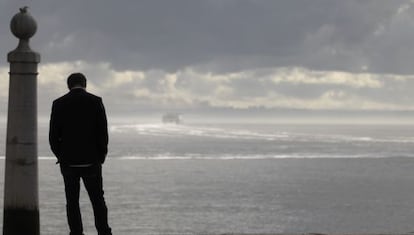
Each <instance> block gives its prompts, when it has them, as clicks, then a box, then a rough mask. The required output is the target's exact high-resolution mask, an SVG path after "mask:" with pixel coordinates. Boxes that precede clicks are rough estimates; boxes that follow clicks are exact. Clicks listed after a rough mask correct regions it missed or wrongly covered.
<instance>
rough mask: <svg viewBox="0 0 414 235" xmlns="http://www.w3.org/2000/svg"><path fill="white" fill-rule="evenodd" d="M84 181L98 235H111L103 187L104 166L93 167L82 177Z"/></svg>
mask: <svg viewBox="0 0 414 235" xmlns="http://www.w3.org/2000/svg"><path fill="white" fill-rule="evenodd" d="M82 179H83V183H84V185H85V188H86V190H87V192H88V195H89V199H90V200H91V203H92V208H93V213H94V215H95V226H96V229H97V230H98V235H111V234H112V232H111V228H110V227H109V225H108V209H107V207H106V204H105V198H104V191H103V185H102V166H101V165H97V166H92V167H91V169H90V171H88V173H87V174H84V175H83V176H82Z"/></svg>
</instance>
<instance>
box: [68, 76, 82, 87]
mask: <svg viewBox="0 0 414 235" xmlns="http://www.w3.org/2000/svg"><path fill="white" fill-rule="evenodd" d="M68 88H69V90H71V89H73V88H86V77H85V75H83V74H81V73H72V74H71V75H69V77H68Z"/></svg>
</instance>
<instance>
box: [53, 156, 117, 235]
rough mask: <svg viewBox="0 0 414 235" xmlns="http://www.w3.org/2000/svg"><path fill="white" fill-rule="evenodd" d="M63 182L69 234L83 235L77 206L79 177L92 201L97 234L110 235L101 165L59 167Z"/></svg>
mask: <svg viewBox="0 0 414 235" xmlns="http://www.w3.org/2000/svg"><path fill="white" fill-rule="evenodd" d="M60 169H61V172H62V175H63V181H64V182H65V194H66V213H67V217H68V224H69V229H70V235H83V225H82V217H81V212H80V208H79V190H80V179H82V181H83V184H84V185H85V188H86V191H87V192H88V195H89V199H90V200H91V203H92V208H93V213H94V216H95V227H96V229H97V231H98V235H111V234H112V233H111V228H110V227H109V225H108V209H107V207H106V204H105V198H104V191H103V186H102V166H101V165H100V164H98V165H93V166H90V167H69V166H62V165H61V167H60Z"/></svg>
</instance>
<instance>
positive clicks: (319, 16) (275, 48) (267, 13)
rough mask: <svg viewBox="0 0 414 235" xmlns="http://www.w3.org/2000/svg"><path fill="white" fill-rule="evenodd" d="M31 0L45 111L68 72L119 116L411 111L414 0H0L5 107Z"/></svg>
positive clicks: (1, 106) (0, 85)
mask: <svg viewBox="0 0 414 235" xmlns="http://www.w3.org/2000/svg"><path fill="white" fill-rule="evenodd" d="M26 5H27V6H29V12H30V13H31V15H32V16H33V17H34V18H35V19H36V21H37V24H38V31H37V33H36V35H34V36H33V38H32V39H31V47H32V49H33V50H35V51H37V52H39V53H40V54H41V56H42V61H41V63H40V64H39V76H38V91H39V96H38V100H39V114H41V115H45V116H47V115H48V114H49V112H50V105H51V103H52V101H53V100H54V99H56V98H57V97H59V96H61V95H63V94H64V93H66V92H67V89H66V79H67V77H68V76H69V74H70V73H72V72H82V73H84V74H85V75H86V77H87V78H88V90H89V91H90V92H93V93H95V94H96V95H99V96H101V97H102V98H103V100H104V103H105V106H106V109H107V112H108V113H110V114H111V115H113V116H117V115H118V116H123V115H132V116H133V115H138V116H139V115H145V114H149V113H157V112H158V113H162V112H170V111H174V112H175V111H176V112H181V113H192V114H195V113H199V114H200V115H204V114H205V113H210V114H219V113H221V114H229V115H231V114H233V115H243V116H244V115H246V116H249V115H251V116H255V117H260V116H261V115H263V116H266V115H269V114H273V115H274V114H277V115H285V116H286V117H288V116H289V114H292V115H296V116H297V115H298V113H297V112H298V110H301V111H303V112H304V113H321V114H326V115H328V114H329V115H331V116H332V115H333V116H335V114H336V115H337V116H343V114H344V113H347V115H348V116H352V115H356V116H357V114H366V113H370V114H371V116H372V115H374V116H375V115H380V116H381V115H383V116H387V115H390V116H398V115H401V116H405V115H406V114H407V113H414V102H413V101H414V92H413V91H412V90H413V88H414V66H413V65H414V47H413V46H412V45H413V43H414V1H411V0H392V1H390V0H346V1H344V0H169V1H166V0H118V1H113V0H99V1H98V0H88V1H85V0H71V1H65V0H0V55H3V56H1V57H2V58H3V59H0V113H3V114H4V113H6V110H7V95H8V79H9V78H8V76H9V75H8V70H9V64H8V62H7V60H6V55H7V52H9V51H11V50H13V49H14V48H15V47H16V46H17V39H16V38H14V36H13V35H12V34H11V33H10V30H9V22H10V19H11V17H12V16H13V15H14V14H16V13H17V12H18V9H19V8H20V7H22V6H26ZM292 110H293V111H292ZM329 115H328V116H329ZM270 116H271V115H270ZM299 116H300V115H299ZM410 117H411V116H410ZM412 117H414V115H413V116H412Z"/></svg>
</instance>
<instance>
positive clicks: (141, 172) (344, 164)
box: [0, 123, 414, 235]
mask: <svg viewBox="0 0 414 235" xmlns="http://www.w3.org/2000/svg"><path fill="white" fill-rule="evenodd" d="M2 131H3V132H2V133H5V131H4V130H2ZM413 133H414V127H413V126H398V125H393V126H392V125H389V126H374V125H371V126H351V125H342V126H333V125H332V126H329V125H319V126H317V125H292V126H288V125H272V124H266V125H256V124H243V125H241V124H237V125H236V124H232V125H230V124H222V125H219V124H214V125H213V124H193V125H178V126H177V125H163V124H158V123H112V124H111V125H110V154H109V158H108V160H107V162H106V164H105V166H104V180H105V182H104V185H105V195H106V198H107V202H108V207H109V213H110V214H109V216H110V222H111V226H112V227H113V230H114V232H115V233H114V234H125V235H129V234H131V235H132V234H134V235H135V234H167V233H168V234H183V233H217V234H218V233H226V232H227V233H407V232H412V231H414V226H413V225H412V224H413V223H412V221H413V220H414V172H413V169H414V158H413V157H414V155H413V154H414V151H413V150H414V148H413V147H414V134H413ZM1 137H2V138H3V139H0V141H4V135H3V136H1ZM3 143H4V142H3ZM1 147H3V146H1ZM1 151H3V152H4V150H3V149H1ZM39 156H41V158H40V161H39V178H40V189H39V193H40V210H41V228H42V234H51V235H52V234H53V235H59V234H67V225H66V221H65V219H66V218H65V206H64V202H65V199H64V194H63V183H62V179H61V176H60V173H59V171H58V168H57V166H56V165H55V164H54V163H55V161H54V159H53V157H52V154H51V153H50V150H49V149H48V145H47V125H46V124H41V125H40V126H39ZM0 164H1V166H2V167H0V171H1V172H0V174H1V175H3V174H4V173H3V171H4V160H0ZM0 183H1V184H3V179H2V178H0ZM0 190H1V191H0V193H1V194H0V195H2V190H3V189H2V188H0ZM1 203H2V200H1V202H0V206H1V207H2V204H1ZM81 206H82V210H83V217H84V224H85V230H86V232H89V234H94V233H95V231H94V227H93V214H92V212H91V206H90V203H89V202H88V198H87V195H86V193H85V192H82V194H81ZM0 219H1V216H0Z"/></svg>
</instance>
